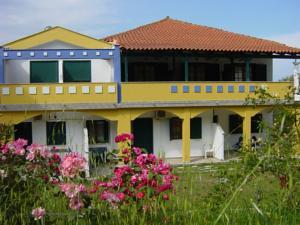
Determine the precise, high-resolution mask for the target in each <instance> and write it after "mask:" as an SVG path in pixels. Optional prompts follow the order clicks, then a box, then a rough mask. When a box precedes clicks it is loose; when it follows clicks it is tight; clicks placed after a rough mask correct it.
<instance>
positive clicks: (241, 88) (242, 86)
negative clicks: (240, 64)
mask: <svg viewBox="0 0 300 225" xmlns="http://www.w3.org/2000/svg"><path fill="white" fill-rule="evenodd" d="M239 92H240V93H243V92H245V86H244V85H240V86H239Z"/></svg>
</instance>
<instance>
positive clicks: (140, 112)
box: [131, 108, 183, 120]
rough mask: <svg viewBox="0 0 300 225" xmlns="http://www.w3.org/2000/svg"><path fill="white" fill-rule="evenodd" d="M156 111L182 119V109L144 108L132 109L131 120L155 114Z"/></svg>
mask: <svg viewBox="0 0 300 225" xmlns="http://www.w3.org/2000/svg"><path fill="white" fill-rule="evenodd" d="M156 111H165V112H167V113H171V114H174V115H175V116H177V117H179V118H182V117H183V109H182V108H180V109H176V108H175V109H173V108H146V109H132V110H131V120H135V119H136V118H138V117H140V116H142V115H143V114H146V113H149V112H156Z"/></svg>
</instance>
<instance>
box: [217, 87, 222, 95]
mask: <svg viewBox="0 0 300 225" xmlns="http://www.w3.org/2000/svg"><path fill="white" fill-rule="evenodd" d="M217 92H218V93H222V92H223V86H222V85H218V86H217Z"/></svg>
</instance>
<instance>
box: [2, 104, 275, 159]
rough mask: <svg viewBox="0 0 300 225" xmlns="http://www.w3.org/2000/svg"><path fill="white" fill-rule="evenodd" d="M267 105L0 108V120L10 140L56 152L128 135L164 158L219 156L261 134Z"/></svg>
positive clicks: (103, 144) (104, 144) (268, 115)
mask: <svg viewBox="0 0 300 225" xmlns="http://www.w3.org/2000/svg"><path fill="white" fill-rule="evenodd" d="M272 118H273V113H272V107H269V106H259V107H256V108H254V107H252V106H245V105H243V106H226V107H225V106H224V107H221V106H220V107H189V106H186V107H162V108H158V107H156V108H155V107H152V108H126V109H122V108H120V109H98V110H76V111H74V110H64V111H25V112H24V111H22V112H21V111H18V112H17V111H15V112H1V117H0V120H1V121H0V122H2V123H6V124H14V130H15V132H14V133H15V138H18V137H23V138H27V139H28V140H29V141H30V142H33V143H39V144H45V145H48V146H50V147H51V146H57V147H58V148H59V149H60V150H61V151H69V150H72V151H78V152H82V153H85V154H88V152H89V151H90V150H97V149H102V150H101V151H111V150H112V149H115V148H117V147H118V146H117V145H116V144H115V143H114V138H115V136H116V135H117V134H120V133H133V134H134V136H135V141H134V145H135V146H139V147H142V148H145V149H147V151H148V152H153V153H155V154H156V155H159V156H161V157H165V158H175V159H178V160H181V161H182V162H190V160H191V158H193V157H211V156H212V157H214V158H217V159H220V160H223V159H224V151H225V150H232V149H235V148H238V147H240V146H242V145H247V144H250V141H251V139H252V138H253V137H254V136H255V139H259V138H264V134H265V132H264V131H263V130H260V127H259V126H258V124H259V122H260V121H265V122H266V124H269V125H271V124H272V120H273V119H272Z"/></svg>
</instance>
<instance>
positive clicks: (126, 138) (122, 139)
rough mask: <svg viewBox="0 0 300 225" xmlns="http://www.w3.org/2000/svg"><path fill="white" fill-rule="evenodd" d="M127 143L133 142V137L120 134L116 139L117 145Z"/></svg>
mask: <svg viewBox="0 0 300 225" xmlns="http://www.w3.org/2000/svg"><path fill="white" fill-rule="evenodd" d="M125 141H129V142H131V141H133V135H132V134H127V133H123V134H119V135H117V136H116V137H115V142H116V143H119V142H125Z"/></svg>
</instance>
